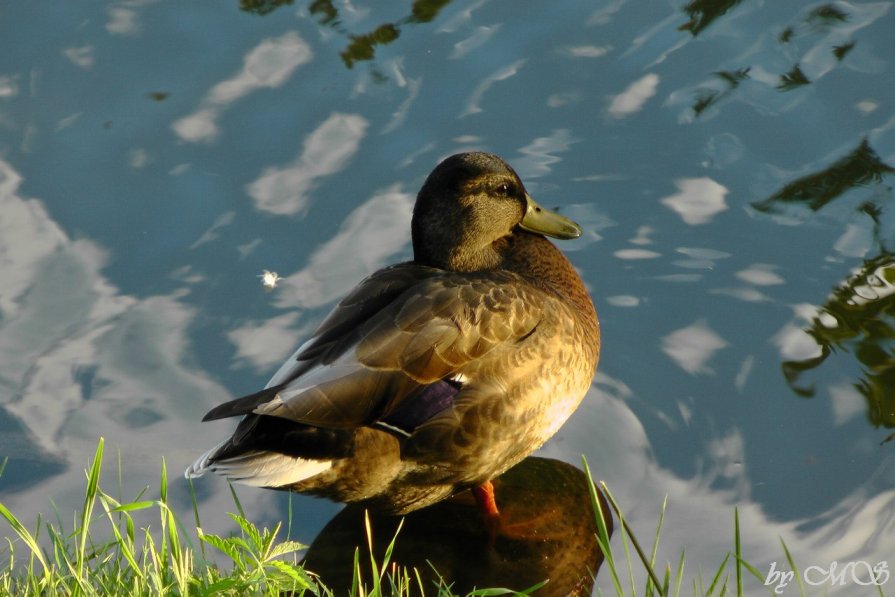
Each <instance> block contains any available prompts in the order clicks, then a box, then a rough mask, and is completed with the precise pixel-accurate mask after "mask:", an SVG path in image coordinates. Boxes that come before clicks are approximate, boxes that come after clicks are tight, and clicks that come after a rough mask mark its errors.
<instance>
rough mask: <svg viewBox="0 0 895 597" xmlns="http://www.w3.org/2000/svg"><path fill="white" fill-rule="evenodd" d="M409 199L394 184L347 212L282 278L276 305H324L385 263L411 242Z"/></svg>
mask: <svg viewBox="0 0 895 597" xmlns="http://www.w3.org/2000/svg"><path fill="white" fill-rule="evenodd" d="M414 199H415V197H414V196H413V195H411V194H409V193H406V192H404V191H402V190H401V187H400V186H399V185H394V186H391V187H389V188H387V189H385V190H383V191H381V192H379V193H377V194H376V195H374V196H373V197H372V198H370V199H369V200H368V201H367V202H366V203H364V204H363V205H361V206H360V207H358V208H357V209H355V210H354V211H353V212H351V213H350V214H349V215H348V217H347V218H345V221H344V222H343V223H342V226H341V227H340V228H339V231H338V232H337V233H336V235H335V236H333V237H332V238H331V239H330V240H329V241H328V242H326V243H324V244H323V245H321V246H320V247H318V248H317V249H316V250H315V251H314V253H313V254H312V255H311V258H310V260H309V263H308V265H307V266H305V267H304V268H303V269H301V270H300V271H298V272H296V273H294V274H292V275H291V276H286V277H285V279H284V280H283V282H282V283H281V285H280V291H279V294H278V295H277V301H276V305H277V306H278V307H281V308H293V307H302V308H312V307H320V306H323V305H327V304H329V303H331V302H333V301H334V300H336V299H338V298H341V297H342V296H343V295H344V294H345V293H347V292H348V291H349V290H351V289H352V288H353V287H354V285H355V284H357V283H358V282H359V281H360V280H361V279H362V278H364V277H365V276H367V275H369V274H371V273H373V272H374V271H376V270H377V269H379V268H381V267H383V266H384V265H386V263H388V261H389V260H390V259H392V258H393V257H394V255H395V254H397V253H399V252H400V251H401V250H402V249H404V247H405V246H406V245H407V243H408V242H409V241H410V236H409V234H408V230H410V217H411V214H412V211H413V202H414Z"/></svg>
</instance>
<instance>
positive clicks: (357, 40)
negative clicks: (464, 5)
mask: <svg viewBox="0 0 895 597" xmlns="http://www.w3.org/2000/svg"><path fill="white" fill-rule="evenodd" d="M448 3H450V0H416V2H414V3H413V5H412V6H411V8H410V15H408V16H406V17H404V18H403V19H400V20H399V21H396V22H394V23H385V24H382V25H380V26H378V27H376V29H374V30H373V31H371V32H369V33H365V34H363V35H351V36H350V38H351V41H350V43H349V44H348V47H347V48H345V51H344V52H342V53H341V54H340V56H341V57H342V61H343V62H344V63H345V66H347V67H348V68H351V67H352V66H354V64H355V63H356V62H361V61H364V60H372V59H373V58H374V57H375V55H376V46H384V45H386V44H390V43H392V42H393V41H395V40H396V39H398V36H399V35H401V26H402V25H405V24H413V23H428V22H430V21H432V20H434V19H435V17H437V16H438V13H439V12H440V11H441V9H442V8H444V7H445V6H446V5H447V4H448Z"/></svg>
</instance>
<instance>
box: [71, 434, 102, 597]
mask: <svg viewBox="0 0 895 597" xmlns="http://www.w3.org/2000/svg"><path fill="white" fill-rule="evenodd" d="M104 446H105V440H104V439H103V438H102V437H100V438H99V441H98V442H97V444H96V452H94V454H93V463H92V465H91V466H90V470H89V471H88V473H87V490H86V492H85V494H84V508H83V509H82V511H81V526H80V528H79V529H78V531H77V533H78V553H77V558H76V559H75V566H76V569H77V577H78V581H79V582H82V580H83V578H82V577H83V574H84V566H85V565H86V561H85V555H86V551H87V539H88V538H89V536H90V519H91V518H92V516H93V507H94V504H95V503H96V493H97V490H98V489H99V473H100V469H101V468H102V464H103V447H104Z"/></svg>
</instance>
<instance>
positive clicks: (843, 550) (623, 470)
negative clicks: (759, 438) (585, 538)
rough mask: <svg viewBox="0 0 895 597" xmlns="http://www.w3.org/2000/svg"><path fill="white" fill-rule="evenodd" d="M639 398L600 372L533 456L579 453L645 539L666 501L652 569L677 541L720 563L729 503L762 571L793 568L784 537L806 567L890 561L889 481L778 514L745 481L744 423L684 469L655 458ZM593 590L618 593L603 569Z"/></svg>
mask: <svg viewBox="0 0 895 597" xmlns="http://www.w3.org/2000/svg"><path fill="white" fill-rule="evenodd" d="M637 402H638V397H637V396H636V393H635V392H634V391H632V390H631V388H629V387H628V386H627V385H625V384H624V383H622V382H620V381H618V380H615V379H613V378H610V377H608V376H607V375H605V374H603V373H598V374H597V379H596V381H595V384H594V387H592V388H591V390H590V392H588V395H587V397H586V398H585V399H584V402H583V403H582V405H581V407H579V410H578V412H577V413H576V414H575V416H574V418H573V419H572V421H570V423H569V424H567V425H566V426H565V427H564V428H563V432H562V435H563V438H562V441H561V442H557V441H552V442H548V443H547V445H546V446H545V447H544V448H543V449H542V450H540V452H538V455H539V456H545V457H551V458H558V459H561V460H565V461H567V462H575V461H576V460H578V459H580V455H581V454H584V455H585V456H586V457H587V459H588V464H589V466H590V468H591V470H592V471H593V474H594V477H595V478H596V479H601V480H605V481H606V483H607V484H608V486H609V489H610V491H612V493H613V495H614V497H615V499H616V500H617V501H618V503H619V504H620V506H621V508H622V510H623V511H624V512H625V514H626V518H627V522H628V524H629V525H631V526H632V528H633V530H634V533H635V534H636V535H637V536H638V537H639V538H640V539H641V540H642V539H643V538H645V537H651V536H653V535H654V534H655V530H656V527H655V524H656V521H657V519H658V512H659V510H660V507H661V504H662V503H663V500H665V499H667V501H668V513H667V514H666V516H665V522H664V525H663V527H662V541H661V542H660V543H659V546H658V553H657V557H656V561H657V562H658V565H657V568H659V569H661V568H663V567H664V566H665V562H669V563H670V565H672V566H674V565H676V563H677V562H678V560H679V559H680V557H681V548H682V546H686V557H687V561H694V562H708V563H710V565H718V564H720V562H721V560H722V559H723V557H724V554H726V553H728V552H729V551H730V550H731V546H732V537H733V514H732V512H733V508H734V507H736V508H737V511H738V516H739V524H740V532H741V535H740V540H741V549H742V556H743V559H744V560H745V561H747V562H749V563H751V564H752V565H754V566H755V567H756V569H757V570H759V572H761V573H762V574H765V573H766V572H767V570H768V569H769V567H770V563H771V562H777V569H778V570H779V569H780V568H781V567H783V568H786V569H788V568H789V566H788V565H787V563H786V556H785V554H784V553H783V550H782V548H781V547H780V539H781V538H782V539H783V540H784V541H785V542H786V546H787V547H788V549H789V550H790V552H791V553H793V554H800V553H801V554H810V557H811V560H810V561H808V562H800V565H802V566H803V567H804V566H808V565H824V566H828V565H829V563H830V562H832V561H834V560H837V561H839V562H841V563H844V562H848V561H851V560H867V561H871V562H873V563H876V562H878V561H887V560H888V561H891V540H890V539H889V537H891V532H892V530H893V521H892V516H891V512H892V510H893V509H895V490H892V489H891V487H883V488H881V489H880V490H878V492H877V493H876V494H875V495H870V496H868V487H866V486H864V485H861V486H858V487H856V488H854V489H853V490H852V491H851V492H850V493H849V494H848V495H847V496H846V497H844V498H843V499H842V500H841V501H839V502H838V503H836V504H835V505H834V506H832V507H831V508H829V509H828V510H827V511H825V512H822V513H820V514H818V515H816V516H811V517H808V518H805V519H796V520H790V521H785V522H781V521H780V520H779V519H778V518H777V517H776V516H774V515H773V514H771V513H769V512H767V511H766V510H765V508H764V507H763V506H762V504H761V503H760V502H759V501H758V500H756V499H755V498H754V497H752V496H751V495H750V491H751V489H750V488H752V487H755V486H756V485H760V483H756V479H752V478H751V475H752V472H751V470H750V464H751V463H750V460H749V454H750V449H749V448H750V446H749V438H748V436H747V435H744V434H743V432H742V430H741V429H740V428H738V427H736V426H731V427H729V428H727V429H725V430H722V431H718V432H715V433H714V434H713V436H712V437H708V438H706V440H705V442H706V443H705V449H703V450H701V451H700V454H699V456H698V462H697V463H696V469H697V471H698V472H697V473H696V474H694V475H692V476H691V475H687V476H684V475H680V474H678V473H676V472H674V471H672V470H670V469H669V468H666V467H665V466H663V465H662V464H661V463H662V462H663V461H668V460H670V459H668V458H665V457H663V456H662V454H661V446H659V445H654V444H652V443H651V441H650V437H649V435H648V433H647V430H646V429H645V428H644V426H643V424H642V423H641V421H640V420H639V419H638V416H637V415H636V414H635V413H634V411H633V410H631V406H629V405H632V404H636V403H637ZM678 406H679V407H680V408H681V410H682V411H683V413H689V412H690V410H691V409H690V407H689V406H687V405H685V404H679V405H678ZM672 408H673V407H672ZM672 412H673V411H672ZM691 415H692V413H690V414H689V415H687V416H691ZM681 416H682V417H684V414H682V415H681ZM697 416H698V415H697ZM576 420H577V421H588V422H595V421H596V422H598V423H597V424H596V427H595V426H594V425H593V424H582V425H576V424H575V421H576ZM688 426H689V423H688ZM893 474H895V461H893V460H892V459H888V460H884V461H882V463H881V465H880V468H879V470H878V476H879V478H880V483H886V482H888V479H891V478H892V475H893ZM704 529H730V533H729V534H727V535H725V534H724V533H723V532H718V533H705V532H704ZM613 544H614V545H613V548H618V549H621V546H620V545H621V543H620V540H619V538H618V537H616V538H614V539H613ZM728 566H729V568H727V569H726V571H725V573H727V571H729V572H730V574H733V573H734V572H733V566H734V564H733V563H732V562H728ZM634 575H635V584H637V585H638V586H640V584H641V583H643V582H645V579H644V578H643V577H642V576H643V569H642V567H635V570H634ZM685 576H686V575H685ZM752 581H755V579H752ZM750 586H752V587H755V586H758V587H759V588H761V587H760V583H757V581H755V582H752V583H751V584H750V583H749V581H747V583H746V587H745V589H746V591H747V592H748V594H752V593H753V592H754V593H755V594H760V593H761V591H758V590H754V591H751V590H750ZM787 588H792V587H791V586H790V587H787ZM793 590H796V589H793ZM854 590H855V586H854V585H852V584H850V583H846V584H845V585H844V586H838V585H834V586H831V585H824V591H825V592H826V594H830V595H853V594H855V593H854ZM597 591H602V592H604V593H613V592H614V589H613V588H612V582H611V579H610V578H609V575H600V576H598V577H597ZM750 591H751V592H750ZM766 593H767V591H765V594H766Z"/></svg>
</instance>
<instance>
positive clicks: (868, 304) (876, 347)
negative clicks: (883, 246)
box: [783, 252, 895, 427]
mask: <svg viewBox="0 0 895 597" xmlns="http://www.w3.org/2000/svg"><path fill="white" fill-rule="evenodd" d="M806 331H807V332H808V334H809V335H811V337H812V338H814V340H815V341H816V342H817V344H818V346H820V349H821V353H820V356H818V357H815V358H812V359H805V360H802V361H787V362H784V363H783V374H784V375H785V376H786V380H787V382H789V385H790V387H792V389H793V390H794V391H795V392H796V393H797V394H799V395H800V396H805V397H811V396H813V395H814V386H813V385H808V386H805V385H800V379H801V377H802V375H803V374H804V373H805V372H806V371H810V370H812V369H815V368H817V367H819V366H820V365H821V364H823V363H824V361H826V360H827V358H829V357H830V355H831V354H833V353H835V352H837V350H838V351H841V352H843V353H846V354H852V355H854V357H855V358H856V359H857V360H858V362H859V363H860V364H861V370H862V377H861V379H859V380H858V381H857V382H855V383H854V387H855V389H857V391H858V392H859V393H860V394H861V395H862V396H863V397H864V399H865V400H866V401H867V417H868V419H869V420H870V422H871V424H872V425H873V426H874V427H879V426H885V427H895V391H893V389H895V352H893V349H895V255H893V254H892V253H888V252H885V253H883V254H881V255H879V256H878V257H876V258H874V259H871V260H869V261H865V262H864V264H863V266H862V267H861V269H860V271H859V272H858V273H856V274H855V275H853V276H852V277H850V278H849V279H848V280H846V281H845V282H844V283H843V284H842V285H841V286H840V287H839V288H837V289H836V290H835V291H834V292H833V295H832V296H831V297H830V298H829V299H828V300H827V301H826V302H825V303H824V305H823V306H822V307H821V308H820V310H819V311H818V315H817V316H816V317H815V318H814V320H813V321H812V323H811V327H810V328H808V329H807V330H806Z"/></svg>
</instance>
